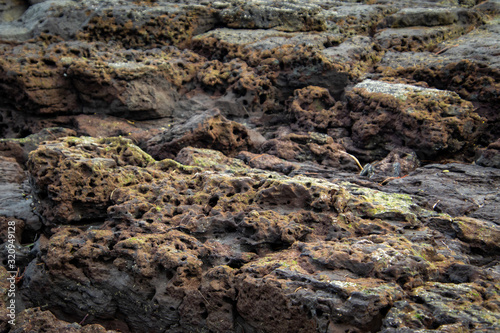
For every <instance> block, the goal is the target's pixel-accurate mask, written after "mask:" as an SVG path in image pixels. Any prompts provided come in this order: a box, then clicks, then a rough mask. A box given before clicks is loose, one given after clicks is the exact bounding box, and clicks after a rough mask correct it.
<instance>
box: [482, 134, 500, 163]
mask: <svg viewBox="0 0 500 333" xmlns="http://www.w3.org/2000/svg"><path fill="white" fill-rule="evenodd" d="M476 164H477V165H481V166H484V167H490V168H500V139H498V140H497V141H495V142H492V143H490V145H489V146H488V148H487V149H484V150H482V151H481V156H479V158H478V159H477V160H476Z"/></svg>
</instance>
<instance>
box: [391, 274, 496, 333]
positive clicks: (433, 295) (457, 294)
mask: <svg viewBox="0 0 500 333" xmlns="http://www.w3.org/2000/svg"><path fill="white" fill-rule="evenodd" d="M497 288H498V287H496V286H494V285H493V284H490V283H488V285H487V286H480V285H478V284H475V283H460V284H452V283H439V282H428V283H426V284H425V285H424V286H421V287H418V288H416V289H415V290H414V291H413V296H414V299H415V302H408V301H400V302H396V303H395V306H394V307H393V308H391V310H390V311H389V313H388V314H387V317H386V318H385V319H384V324H383V327H384V329H383V330H382V332H396V331H405V330H414V329H427V330H436V329H438V330H439V331H443V332H456V331H457V330H470V329H475V330H478V331H491V330H493V331H494V330H496V327H497V326H498V314H497V313H496V311H495V310H494V309H493V308H491V307H490V306H489V304H490V302H493V303H494V302H496V301H497V300H496V298H497V297H495V296H493V297H492V294H493V295H494V293H495V291H494V290H496V289H497ZM463 304H468V306H466V307H464V306H463Z"/></svg>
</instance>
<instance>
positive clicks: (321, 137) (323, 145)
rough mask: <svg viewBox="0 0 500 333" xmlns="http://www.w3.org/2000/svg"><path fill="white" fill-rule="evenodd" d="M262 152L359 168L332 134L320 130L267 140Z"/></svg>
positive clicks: (337, 166) (341, 167)
mask: <svg viewBox="0 0 500 333" xmlns="http://www.w3.org/2000/svg"><path fill="white" fill-rule="evenodd" d="M260 152H262V153H265V154H269V155H275V156H277V157H279V158H282V159H285V160H288V161H296V162H305V161H313V162H315V163H317V164H319V165H322V166H324V167H326V166H330V167H334V168H336V169H339V170H351V171H353V170H358V169H359V166H358V163H357V160H356V159H355V158H354V157H353V156H351V155H350V154H348V153H346V152H345V150H344V148H343V147H342V146H341V145H340V144H337V143H335V142H334V141H333V139H332V138H331V137H330V136H328V135H326V134H321V133H318V132H308V133H307V134H306V133H304V134H302V133H290V134H286V135H283V136H282V137H280V138H277V139H271V140H267V141H266V142H264V143H263V144H262V146H261V147H260Z"/></svg>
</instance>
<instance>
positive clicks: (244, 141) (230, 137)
mask: <svg viewBox="0 0 500 333" xmlns="http://www.w3.org/2000/svg"><path fill="white" fill-rule="evenodd" d="M250 132H251V130H250V129H247V128H246V127H245V126H244V125H241V124H239V123H237V122H234V121H230V120H227V119H226V118H225V117H223V116H222V115H221V114H220V111H219V110H217V109H214V110H208V111H205V112H204V113H202V114H199V115H198V116H194V117H192V118H191V119H190V120H189V121H187V122H186V123H184V124H182V125H177V126H172V127H171V128H170V129H167V130H166V131H165V132H163V133H161V134H159V135H157V136H155V137H153V138H151V139H150V140H149V141H148V143H147V145H148V148H147V150H148V152H149V153H150V154H151V155H152V156H153V157H154V158H156V159H159V160H162V159H164V158H174V157H175V156H176V155H177V153H178V152H179V151H180V150H181V149H182V148H184V147H188V146H191V147H196V148H210V149H216V150H219V151H221V152H223V153H225V154H226V155H229V156H234V155H236V154H237V153H238V152H239V151H241V150H255V149H257V148H258V147H259V145H260V144H262V142H263V141H265V139H264V138H263V137H262V136H260V137H259V135H258V134H257V133H255V132H254V133H253V134H250Z"/></svg>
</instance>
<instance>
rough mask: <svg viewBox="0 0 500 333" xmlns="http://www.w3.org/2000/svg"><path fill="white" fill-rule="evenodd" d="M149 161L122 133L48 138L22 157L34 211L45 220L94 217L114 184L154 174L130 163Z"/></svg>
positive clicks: (74, 220)
mask: <svg viewBox="0 0 500 333" xmlns="http://www.w3.org/2000/svg"><path fill="white" fill-rule="evenodd" d="M100 145H103V146H100ZM150 163H154V160H153V159H152V158H151V157H150V156H149V155H147V154H146V153H144V152H143V151H142V150H140V149H139V148H138V147H136V146H135V145H133V144H132V142H131V141H130V140H127V139H123V138H104V139H93V138H76V137H67V138H63V139H60V140H59V141H52V142H50V143H48V144H47V145H46V146H42V147H40V148H38V149H37V150H35V151H33V152H32V153H31V154H30V159H29V161H28V169H29V171H30V173H31V175H32V177H33V186H34V190H35V191H34V193H33V194H34V196H35V198H36V199H37V205H36V209H37V214H41V215H43V216H44V218H45V221H44V222H46V223H53V222H56V223H57V222H59V223H78V222H79V223H83V222H84V221H93V222H98V221H99V220H100V219H102V218H103V217H105V216H106V209H107V207H108V206H109V204H110V201H109V200H110V195H111V193H112V192H113V190H114V189H115V188H116V186H118V184H123V185H125V184H129V185H130V184H136V183H138V182H140V181H142V180H144V178H151V177H154V175H150V174H149V173H143V172H141V170H138V169H137V168H136V167H137V166H146V165H148V164H150Z"/></svg>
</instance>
